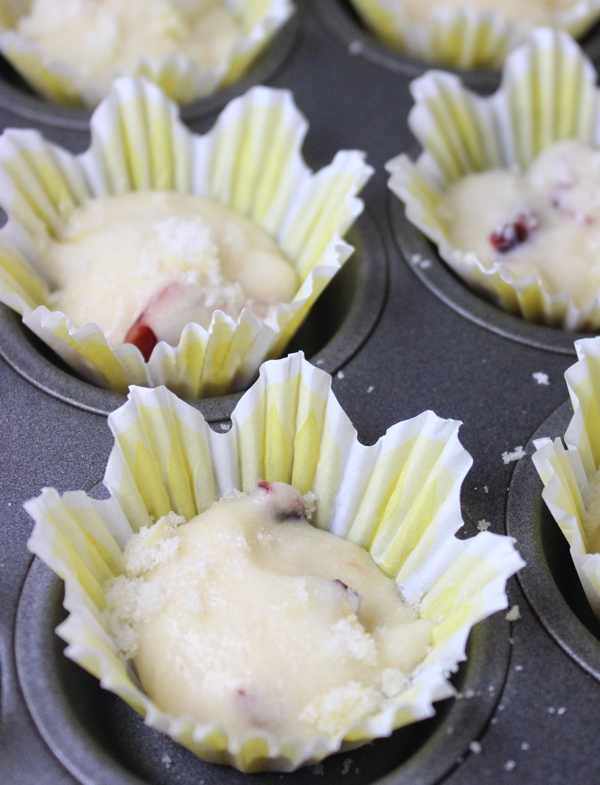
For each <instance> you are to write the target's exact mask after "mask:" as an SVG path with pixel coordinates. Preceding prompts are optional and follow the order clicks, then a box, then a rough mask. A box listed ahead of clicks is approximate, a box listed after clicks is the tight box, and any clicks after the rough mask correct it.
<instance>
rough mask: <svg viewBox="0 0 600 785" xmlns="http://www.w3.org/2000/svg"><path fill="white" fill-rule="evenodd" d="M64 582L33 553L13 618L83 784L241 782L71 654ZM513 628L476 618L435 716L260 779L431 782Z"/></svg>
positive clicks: (496, 683)
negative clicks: (315, 763) (449, 693)
mask: <svg viewBox="0 0 600 785" xmlns="http://www.w3.org/2000/svg"><path fill="white" fill-rule="evenodd" d="M62 600H63V584H62V581H60V580H59V579H58V578H57V577H56V576H55V575H54V574H53V573H52V572H51V571H50V570H49V569H48V568H47V567H45V565H44V564H42V562H40V561H39V560H38V559H35V560H34V561H33V562H32V566H31V568H30V570H29V573H28V576H27V579H26V581H25V584H24V587H23V591H22V594H21V598H20V602H19V608H18V615H17V624H16V637H15V641H16V643H15V646H16V659H17V668H18V673H19V679H20V683H21V686H22V688H23V693H24V695H25V700H26V702H27V706H28V708H29V710H30V712H31V714H32V716H33V719H34V721H35V723H36V725H37V728H38V730H39V731H40V733H41V735H42V736H43V738H44V739H45V741H46V743H47V744H48V746H49V747H50V749H51V750H52V752H53V753H54V755H55V756H56V757H57V758H58V759H59V760H60V762H61V763H62V764H63V765H64V766H65V767H66V768H67V769H68V771H69V772H70V773H71V774H72V775H73V776H74V777H76V779H77V780H78V781H80V782H82V783H85V785H148V783H152V784H153V785H155V784H156V785H163V783H164V785H166V784H167V783H168V782H172V781H173V780H172V776H173V775H176V776H177V782H178V783H180V785H188V783H189V785H191V784H192V783H194V785H197V783H198V782H200V781H204V782H212V781H216V779H217V777H218V779H219V782H220V783H221V784H222V785H223V783H231V784H232V785H234V784H237V783H240V785H241V783H243V782H246V781H247V775H243V774H240V773H239V772H238V771H236V770H235V769H232V768H229V767H223V766H217V765H215V764H208V763H204V762H203V761H201V760H199V759H198V758H196V757H195V756H194V755H192V754H191V753H189V752H188V751H187V750H185V749H184V748H183V747H180V746H179V745H177V744H175V742H173V741H171V740H170V739H169V738H168V737H167V736H163V735H162V734H159V733H157V732H156V731H154V730H151V729H149V728H147V727H146V726H145V725H144V723H143V720H142V718H141V717H140V716H139V715H137V714H136V713H135V712H134V711H133V710H132V709H130V708H129V707H128V706H127V705H126V704H125V703H124V702H122V701H121V700H120V699H119V698H117V697H115V696H114V695H112V694H111V693H108V692H105V691H104V690H102V689H101V688H100V686H99V685H98V683H97V682H96V681H95V680H94V679H93V678H92V677H91V676H89V675H88V674H87V673H85V672H84V671H82V670H81V669H80V668H79V667H78V666H77V665H75V664H74V663H73V662H72V661H71V660H69V659H67V658H66V657H65V656H64V655H63V653H62V649H63V647H64V644H63V643H62V642H61V641H60V639H59V638H58V637H57V636H56V635H55V633H54V629H55V627H56V626H57V624H59V623H60V622H61V621H62V620H63V619H64V617H65V611H64V610H63V608H62ZM509 636H510V626H509V624H508V623H507V622H506V621H504V619H503V616H502V615H501V614H496V615H495V616H493V617H491V618H489V619H487V620H486V621H484V622H482V623H480V624H478V625H477V626H476V627H475V628H474V630H473V632H472V633H471V637H470V639H469V644H468V652H467V653H468V660H467V662H466V663H463V665H462V666H461V668H460V669H459V671H458V673H457V674H456V676H455V678H454V679H453V682H454V684H455V687H456V689H457V690H459V692H460V695H461V696H462V699H454V700H447V701H444V702H442V703H439V704H437V714H436V716H435V717H434V718H432V719H431V720H426V721H424V722H420V723H417V724H415V725H412V726H408V727H406V728H404V729H401V730H399V731H397V732H396V733H394V734H393V735H392V736H391V737H390V738H388V739H378V740H377V741H375V742H374V743H372V744H370V745H367V746H365V747H363V748H361V749H359V750H355V751H352V752H350V753H343V754H340V755H337V756H333V757H331V758H329V759H327V760H325V761H324V762H323V763H322V764H320V767H319V768H318V769H315V768H314V767H309V768H304V769H300V770H299V771H297V772H295V773H293V774H286V775H280V774H261V775H253V780H254V781H258V782H264V783H275V782H280V781H281V780H282V779H284V780H287V781H288V782H290V783H293V785H304V784H305V783H313V782H314V776H315V774H321V773H323V774H324V775H325V776H326V780H327V782H337V781H339V782H340V783H342V782H343V783H346V785H353V784H355V785H358V784H359V783H360V784H361V785H362V783H371V782H374V781H378V782H381V783H386V785H434V783H436V782H438V781H439V780H440V778H442V777H443V776H444V775H446V774H447V773H448V772H449V771H450V770H451V769H452V768H454V767H455V766H456V764H457V760H458V758H459V757H460V756H462V755H464V754H465V753H467V752H468V747H469V744H470V743H471V742H472V741H473V740H474V739H476V738H477V737H478V736H479V735H480V734H481V733H482V732H483V730H484V729H485V727H486V726H487V724H488V722H489V720H490V718H491V716H492V714H493V712H494V709H495V707H496V704H497V703H498V700H499V698H500V694H501V692H502V688H503V685H504V681H505V679H506V675H507V669H508V663H509V656H510V644H509Z"/></svg>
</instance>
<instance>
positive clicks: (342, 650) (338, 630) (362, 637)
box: [327, 616, 377, 666]
mask: <svg viewBox="0 0 600 785" xmlns="http://www.w3.org/2000/svg"><path fill="white" fill-rule="evenodd" d="M327 648H328V649H332V650H333V651H334V652H335V654H336V655H338V656H340V657H343V658H346V657H352V658H353V659H355V660H358V661H359V662H364V663H366V664H367V665H373V666H374V665H376V664H377V646H376V645H375V640H374V639H373V637H372V636H371V635H369V633H368V632H367V631H366V630H365V628H364V627H363V626H362V624H361V623H360V622H359V621H358V619H357V618H356V616H354V617H352V616H351V617H349V618H347V619H340V620H339V621H337V622H336V623H335V624H334V625H333V626H332V627H331V639H330V640H329V641H328V642H327Z"/></svg>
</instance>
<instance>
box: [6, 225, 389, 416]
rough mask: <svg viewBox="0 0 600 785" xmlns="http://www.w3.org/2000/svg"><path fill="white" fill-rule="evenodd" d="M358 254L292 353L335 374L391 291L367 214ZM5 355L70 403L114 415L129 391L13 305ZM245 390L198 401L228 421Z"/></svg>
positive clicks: (355, 232) (355, 238) (358, 230)
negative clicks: (103, 383)
mask: <svg viewBox="0 0 600 785" xmlns="http://www.w3.org/2000/svg"><path fill="white" fill-rule="evenodd" d="M348 241H349V242H350V243H351V244H352V245H353V246H354V247H355V249H356V250H355V252H354V254H353V255H352V256H351V257H350V259H349V260H348V262H347V263H346V264H345V265H344V267H343V268H342V269H341V270H340V272H339V273H338V275H336V276H335V277H334V278H333V280H332V281H331V283H330V284H329V286H328V287H327V289H326V290H325V292H324V293H323V295H322V296H321V297H320V298H319V300H318V301H317V302H316V304H315V306H314V307H313V308H312V309H311V311H310V313H309V315H308V317H307V318H306V321H305V322H304V324H303V326H302V327H301V329H300V331H299V332H298V333H297V334H296V335H295V336H294V338H293V339H292V342H291V344H290V347H289V351H296V350H302V351H304V353H305V355H306V357H307V358H309V359H310V360H311V362H313V363H315V364H318V365H319V367H320V368H322V369H323V370H324V371H327V372H328V373H332V374H333V373H335V372H336V371H338V370H339V369H340V368H341V367H342V366H343V365H345V364H346V363H347V362H348V360H350V358H351V357H353V356H354V354H356V352H357V351H358V350H359V349H360V347H361V346H362V345H363V344H364V342H365V341H366V340H367V338H368V337H369V334H370V333H371V331H372V330H373V328H374V327H375V325H376V323H377V320H378V319H379V316H380V314H381V310H382V308H383V305H384V302H385V297H386V291H387V261H386V256H385V251H384V249H383V245H382V242H381V239H380V237H379V234H378V232H377V229H376V228H375V226H374V224H373V222H372V220H371V219H370V218H369V216H368V215H366V214H364V213H363V215H362V216H361V217H360V219H359V220H358V221H357V223H356V225H355V227H354V228H353V229H352V231H351V232H349V234H348ZM0 333H1V334H2V342H1V343H0V356H2V357H3V358H4V359H5V360H6V362H7V363H8V364H9V365H10V366H11V367H12V368H13V369H14V370H15V371H17V373H19V374H21V376H23V378H25V379H27V380H28V381H29V382H31V383H32V384H34V385H35V386H36V387H39V388H40V390H43V391H44V392H46V393H48V394H49V395H53V396H54V397H56V398H58V399H59V400H61V401H64V402H65V403H70V404H72V405H73V406H78V407H79V408H81V409H84V410H85V411H88V412H93V413H94V414H104V415H108V414H110V412H112V411H114V409H117V408H118V407H119V406H122V405H123V404H124V403H125V401H126V396H125V395H120V394H119V393H115V392H111V391H110V390H103V389H101V388H99V387H96V386H95V385H93V384H90V383H89V382H86V381H84V380H82V379H80V378H78V377H77V376H76V375H75V372H74V371H72V370H71V369H70V368H69V367H68V366H67V365H65V363H64V362H63V361H62V360H61V359H60V358H59V357H58V356H57V355H56V354H55V353H54V352H53V351H52V350H51V349H50V348H49V347H48V346H47V345H46V344H45V343H43V342H42V341H41V340H39V339H38V338H37V336H36V335H34V334H33V333H32V332H31V331H30V330H29V329H28V328H27V327H25V325H24V324H23V322H22V320H21V317H20V316H19V314H17V313H16V312H15V311H12V310H11V309H10V308H8V307H6V306H4V305H0ZM241 395H242V394H241V393H235V394H232V395H223V396H220V397H216V398H205V399H204V400H200V401H193V402H192V403H193V405H194V406H195V407H196V408H198V409H199V410H200V411H201V412H202V413H203V415H204V416H205V418H206V419H207V420H208V422H215V421H218V420H225V419H227V418H228V417H229V416H230V414H231V412H232V411H233V408H234V406H235V404H236V403H237V402H238V401H239V399H240V397H241Z"/></svg>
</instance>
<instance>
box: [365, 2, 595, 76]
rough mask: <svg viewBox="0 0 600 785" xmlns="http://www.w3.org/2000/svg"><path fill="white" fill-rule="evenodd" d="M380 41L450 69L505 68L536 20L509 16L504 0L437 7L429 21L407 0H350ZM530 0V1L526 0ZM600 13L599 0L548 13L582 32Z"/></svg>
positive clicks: (552, 21) (553, 21)
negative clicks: (417, 16)
mask: <svg viewBox="0 0 600 785" xmlns="http://www.w3.org/2000/svg"><path fill="white" fill-rule="evenodd" d="M351 2H352V4H353V6H354V7H355V8H356V10H357V11H358V13H359V14H360V16H361V17H362V18H363V19H364V21H365V23H366V24H367V25H368V26H369V27H370V28H371V29H372V30H373V32H374V33H375V34H376V35H377V36H378V37H379V38H381V40H382V41H383V42H384V43H385V44H387V45H388V46H390V47H392V48H393V49H397V50H399V51H401V52H405V53H406V54H407V55H411V56H412V57H417V58H419V59H422V60H427V61H429V62H430V63H437V64H439V65H445V66H449V67H450V68H464V69H467V68H500V67H502V64H503V63H504V61H505V59H506V56H507V54H508V53H509V52H510V51H511V49H513V48H514V47H515V46H516V45H517V44H519V43H520V42H521V41H523V39H524V38H525V37H526V36H527V35H528V34H529V33H530V32H531V30H532V28H533V27H534V24H533V22H527V21H526V20H524V21H523V22H522V23H520V24H519V23H517V22H513V21H509V20H507V19H505V18H504V17H503V16H502V2H501V1H500V0H499V2H498V3H497V5H498V8H497V9H494V10H489V11H486V10H477V9H475V8H472V7H470V6H469V3H468V0H465V2H464V5H462V6H458V7H455V8H448V7H443V6H444V4H443V2H440V3H438V7H437V8H433V9H432V11H431V14H430V16H429V18H428V21H427V23H423V22H419V21H414V20H411V18H410V13H409V11H408V10H407V8H406V5H405V4H404V3H403V2H402V0H351ZM525 4H526V3H525ZM599 18H600V0H574V2H573V4H572V7H571V8H570V9H565V10H563V11H556V12H555V13H553V14H549V15H548V21H547V24H548V25H550V26H551V27H553V28H555V29H557V30H564V31H566V32H567V33H570V34H571V35H572V36H575V37H579V36H581V35H583V34H584V33H585V32H586V31H587V30H589V29H590V27H592V25H593V24H594V23H595V22H596V21H597V20H598V19H599Z"/></svg>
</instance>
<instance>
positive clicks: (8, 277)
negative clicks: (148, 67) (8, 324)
mask: <svg viewBox="0 0 600 785" xmlns="http://www.w3.org/2000/svg"><path fill="white" fill-rule="evenodd" d="M307 127H308V124H307V122H306V119H305V118H304V117H303V115H302V114H301V113H300V112H299V110H298V109H297V108H296V106H295V104H294V102H293V98H292V96H291V94H290V93H289V92H288V91H285V90H273V89H271V88H267V87H255V88H253V89H251V90H249V91H248V92H247V93H246V94H245V95H244V96H242V97H240V98H236V99H235V100H233V101H231V103H230V104H229V105H228V106H227V107H226V108H225V109H224V110H223V112H222V113H221V115H220V116H219V118H218V120H217V122H216V124H215V126H214V127H213V129H212V130H211V131H210V132H209V133H207V134H205V135H204V136H197V135H195V134H192V133H191V132H190V131H189V130H188V129H187V128H186V127H185V126H184V125H183V124H182V123H181V122H180V121H179V115H178V109H177V107H176V106H175V104H173V103H171V102H170V101H169V100H168V99H166V98H165V96H164V95H163V93H162V92H161V91H160V90H159V89H158V88H157V87H156V86H154V85H153V84H151V83H149V82H146V81H145V80H139V79H129V78H124V79H121V80H118V81H117V82H115V83H114V84H113V87H112V89H111V93H110V95H109V96H108V97H107V98H106V99H105V100H104V101H103V102H102V104H101V105H100V106H99V107H98V109H97V110H96V112H95V113H94V115H93V118H92V123H91V130H92V143H91V146H90V149H89V150H88V151H87V152H86V153H84V154H82V155H79V156H74V155H72V154H71V153H69V152H67V151H66V150H63V149H61V148H59V147H57V146H56V145H52V144H50V143H49V142H46V141H45V140H44V139H43V138H42V136H40V134H39V133H38V132H37V131H21V130H13V129H9V130H7V131H5V132H4V134H3V135H2V137H0V204H1V205H2V207H3V208H4V209H5V210H6V212H7V214H8V215H9V223H8V225H7V226H6V227H5V228H4V229H3V230H2V231H0V302H4V303H6V304H7V305H9V306H10V307H11V308H14V309H15V310H16V311H18V312H19V313H21V314H22V316H23V322H24V324H26V325H27V327H29V328H30V329H31V330H32V331H33V332H34V333H36V335H38V336H39V337H40V338H41V340H43V341H44V342H45V343H47V344H48V345H49V346H50V347H51V348H52V349H53V350H54V351H55V352H56V353H57V354H58V355H59V356H60V357H61V358H62V359H63V360H64V361H65V362H66V363H67V364H68V365H70V366H71V367H72V368H73V369H74V370H75V371H76V372H77V373H79V374H80V375H81V376H83V378H84V379H86V380H88V381H90V382H91V383H92V384H96V385H98V386H100V387H105V388H108V389H111V390H114V391H116V392H121V393H123V392H126V391H127V389H128V386H129V385H131V384H137V385H143V386H149V387H155V386H158V385H166V386H167V387H169V389H171V390H173V391H175V392H177V393H178V394H179V395H180V396H182V397H184V398H188V399H190V398H199V397H207V396H210V395H221V394H224V393H229V392H234V391H237V390H240V389H245V388H246V387H247V386H248V384H250V383H251V382H252V381H253V380H254V379H255V378H256V375H257V373H258V368H259V366H260V364H261V362H263V361H264V360H265V359H266V358H268V357H276V356H278V355H279V354H281V352H282V351H283V350H284V348H285V346H286V345H287V343H288V342H289V340H290V338H291V337H292V336H293V334H294V333H295V331H296V330H297V329H298V327H299V326H300V324H301V323H302V322H303V320H304V318H305V317H306V315H307V313H308V312H309V310H310V308H311V307H312V305H313V304H314V302H315V301H316V300H317V298H318V297H319V295H320V294H321V292H322V291H323V289H324V288H325V287H326V286H327V284H328V283H329V281H330V280H331V278H333V276H334V275H335V274H336V273H337V272H338V270H339V269H340V268H341V267H342V265H343V264H344V263H345V262H346V260H347V259H348V258H349V256H350V255H351V254H352V252H353V250H354V249H353V248H352V246H350V245H348V244H347V243H346V242H345V241H344V240H343V239H342V237H343V235H344V233H345V232H346V231H347V230H348V228H349V227H350V226H351V224H352V223H353V222H354V220H355V219H356V218H357V217H358V215H359V214H360V213H361V212H362V210H363V203H362V201H361V200H360V199H358V198H356V194H357V193H358V192H359V191H360V189H361V188H362V186H363V185H364V183H365V182H366V181H367V180H368V179H369V177H370V176H371V174H372V172H373V169H372V168H371V167H370V166H368V165H367V164H365V161H364V158H365V155H364V153H361V152H358V151H340V152H338V153H337V155H336V156H335V158H334V160H333V162H332V163H331V164H330V165H329V166H326V167H324V168H323V169H321V170H320V171H318V172H317V173H314V174H313V172H312V171H311V170H310V169H309V168H308V167H307V166H306V164H305V163H304V161H303V159H302V155H301V146H302V142H303V139H304V136H305V134H306V131H307ZM148 190H162V191H178V192H183V193H193V194H196V195H198V196H203V197H209V198H212V199H214V200H216V201H218V202H220V203H221V204H224V205H226V206H228V207H231V208H233V209H234V210H236V211H238V212H240V213H242V214H243V215H245V216H246V217H248V218H250V219H252V220H253V221H255V222H256V223H257V224H259V225H260V226H262V228H263V229H264V230H265V231H266V232H267V233H268V234H269V235H270V236H271V237H272V238H273V239H274V241H275V242H276V244H277V245H278V246H279V247H280V248H281V250H282V251H283V252H284V254H285V255H286V256H287V258H288V259H289V260H290V262H291V263H292V265H293V267H294V269H295V271H296V273H297V275H298V279H299V282H300V284H299V287H300V288H299V289H298V291H297V292H296V295H295V296H294V299H293V301H292V302H291V303H283V304H281V305H279V306H278V307H277V309H276V311H275V313H274V315H273V316H272V317H271V318H269V319H266V320H264V321H261V320H259V319H258V318H257V317H256V316H254V314H253V313H252V312H251V311H250V309H248V308H244V310H243V311H242V313H241V315H240V317H239V318H238V319H237V321H234V320H233V319H231V318H230V317H229V316H227V315H225V314H224V313H222V312H221V311H218V310H217V311H215V313H214V314H213V321H212V324H211V326H210V328H209V329H208V330H205V329H203V328H202V327H200V326H199V325H195V324H189V325H187V326H186V327H185V329H184V330H183V332H182V335H181V340H180V342H179V345H178V346H177V347H171V346H169V345H168V344H166V343H164V342H161V343H159V344H158V345H157V347H156V348H155V350H154V352H153V354H152V356H151V358H150V360H149V362H147V363H146V362H145V361H144V359H143V357H142V355H141V353H140V352H139V350H138V349H137V348H136V347H134V346H132V345H128V344H125V345H123V346H120V347H118V348H117V349H116V350H114V351H113V350H112V349H111V348H110V347H109V346H108V343H107V341H106V338H105V336H104V334H103V333H102V331H101V330H100V328H99V327H98V326H97V325H94V324H88V325H79V326H78V325H75V324H74V323H73V322H72V321H71V320H70V319H69V318H68V317H66V316H65V315H63V314H61V313H60V312H51V311H50V310H49V309H48V308H47V307H46V305H45V298H46V295H47V288H48V287H47V284H46V282H45V281H44V279H43V277H42V276H41V274H40V273H39V268H40V266H39V264H38V262H37V259H36V253H35V250H34V246H33V241H32V236H33V235H34V234H35V233H36V232H37V231H39V229H40V226H41V225H42V224H45V226H46V228H47V230H48V231H49V232H50V233H51V234H52V232H53V231H55V230H56V229H57V227H59V226H60V225H61V223H62V222H63V221H64V220H65V219H66V218H67V217H68V216H69V214H70V212H71V211H72V210H73V209H74V208H75V207H76V206H77V205H78V204H81V203H82V202H83V201H84V200H85V199H86V198H89V197H94V196H102V195H105V194H123V193H127V192H129V191H148ZM36 269H37V270H38V273H37V274H36V272H35V271H36Z"/></svg>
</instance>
